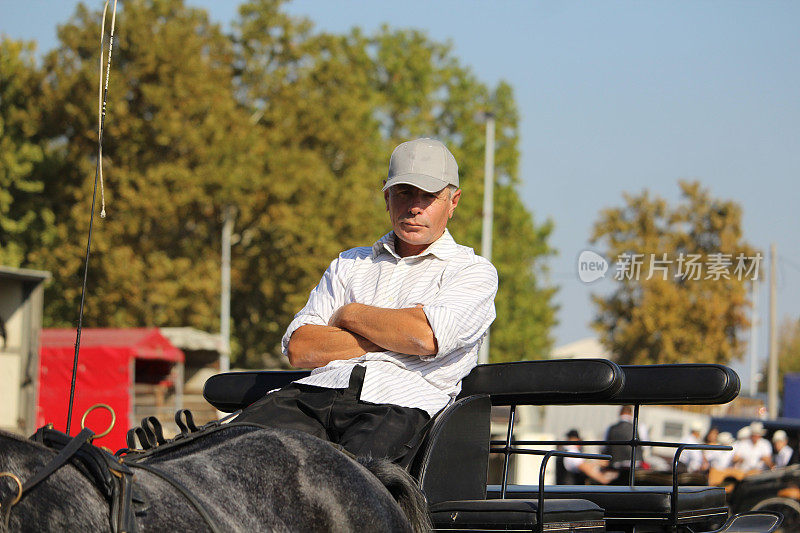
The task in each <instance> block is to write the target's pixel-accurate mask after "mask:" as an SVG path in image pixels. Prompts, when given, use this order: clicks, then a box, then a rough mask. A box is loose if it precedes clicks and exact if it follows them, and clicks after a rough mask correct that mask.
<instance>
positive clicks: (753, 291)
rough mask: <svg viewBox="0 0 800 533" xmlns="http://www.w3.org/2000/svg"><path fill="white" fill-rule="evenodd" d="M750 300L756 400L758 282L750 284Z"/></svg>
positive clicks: (752, 389)
mask: <svg viewBox="0 0 800 533" xmlns="http://www.w3.org/2000/svg"><path fill="white" fill-rule="evenodd" d="M750 299H751V300H752V302H753V309H752V311H751V312H750V387H749V389H750V396H752V397H753V398H755V396H756V394H758V326H759V325H760V322H761V321H760V320H759V318H758V280H757V279H753V280H752V281H751V282H750Z"/></svg>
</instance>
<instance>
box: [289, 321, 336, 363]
mask: <svg viewBox="0 0 800 533" xmlns="http://www.w3.org/2000/svg"><path fill="white" fill-rule="evenodd" d="M308 325H315V326H327V325H328V322H327V321H326V320H323V318H322V317H321V316H319V315H312V314H308V315H305V314H304V315H297V316H295V317H294V320H292V323H291V324H289V327H288V328H286V333H284V334H283V338H282V339H281V351H282V352H283V355H287V352H288V350H289V339H291V338H292V334H293V333H294V332H295V331H297V330H298V329H299V328H300V327H302V326H308Z"/></svg>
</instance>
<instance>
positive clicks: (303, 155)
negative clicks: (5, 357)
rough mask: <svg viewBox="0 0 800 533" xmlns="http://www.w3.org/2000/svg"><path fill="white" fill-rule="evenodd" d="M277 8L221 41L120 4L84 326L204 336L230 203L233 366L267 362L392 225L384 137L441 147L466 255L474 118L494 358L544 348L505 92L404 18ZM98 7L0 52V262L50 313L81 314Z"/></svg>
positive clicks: (257, 14) (537, 246)
mask: <svg viewBox="0 0 800 533" xmlns="http://www.w3.org/2000/svg"><path fill="white" fill-rule="evenodd" d="M281 4H282V2H280V1H277V0H252V1H250V2H248V3H245V4H243V5H242V6H241V7H240V12H239V18H238V19H237V21H235V24H234V26H233V31H232V33H231V34H226V33H225V32H223V31H222V29H221V28H220V27H219V26H218V25H217V24H214V23H212V22H210V21H209V18H208V14H207V13H206V12H205V11H204V10H202V9H198V8H193V7H190V6H187V5H185V4H184V3H183V2H182V1H179V0H130V1H126V2H125V3H124V6H123V9H122V10H121V12H120V14H118V17H117V32H116V35H117V40H116V42H115V46H114V58H113V63H112V69H111V76H110V84H109V90H108V113H107V119H106V130H105V134H104V143H103V144H104V146H103V155H104V168H105V172H104V174H105V177H106V182H105V197H106V202H107V212H108V216H107V218H105V219H103V220H98V219H96V220H95V223H96V225H95V234H94V240H93V251H92V258H91V261H90V265H89V290H88V293H87V299H86V315H85V316H86V318H85V320H84V324H86V325H90V326H92V327H132V326H187V325H188V326H194V327H197V328H200V329H204V330H208V331H215V330H217V329H218V327H219V290H220V283H219V281H220V273H219V271H220V259H219V256H220V237H219V236H220V233H221V227H222V213H223V212H224V211H225V210H226V208H227V207H228V206H233V207H235V210H236V218H235V224H234V228H235V230H234V231H235V235H234V239H233V250H232V304H231V314H232V324H233V337H234V338H233V349H234V362H235V363H237V364H241V365H248V366H258V365H270V364H276V363H277V362H279V361H281V359H280V358H278V357H277V356H278V355H279V353H280V348H279V341H280V337H281V335H282V334H283V331H284V329H285V328H286V326H287V325H288V323H289V322H290V321H291V318H292V316H293V315H294V313H295V312H297V311H298V310H299V309H300V307H301V306H302V305H303V304H304V302H305V300H306V298H307V296H308V293H309V291H310V290H311V288H313V286H314V285H315V284H316V283H317V281H318V280H319V278H320V276H321V274H322V272H323V271H324V269H325V267H326V266H327V265H328V263H329V262H330V260H331V259H332V258H333V257H335V256H336V254H338V253H339V252H340V251H341V250H343V249H346V248H349V247H352V246H357V245H367V244H371V243H372V242H374V241H375V240H376V239H377V238H379V237H380V235H382V234H383V233H385V232H386V231H388V230H389V229H391V228H390V225H389V221H388V217H387V216H386V214H385V212H384V210H385V207H384V203H383V196H382V194H381V192H380V187H381V182H382V180H383V179H384V176H385V174H386V168H387V167H388V158H389V154H390V153H391V150H392V148H393V147H394V146H395V145H396V144H398V143H399V142H402V141H404V140H407V139H408V138H412V137H417V136H423V135H424V136H434V137H437V138H439V139H441V140H442V141H443V142H445V143H446V144H447V145H448V146H449V147H450V149H451V150H452V152H453V154H454V155H455V157H456V160H457V161H458V163H459V170H460V176H461V182H462V188H463V190H464V193H463V196H462V201H461V204H460V206H459V208H458V210H457V212H456V217H455V219H454V220H453V221H452V223H451V226H450V227H451V232H452V233H453V235H454V237H455V238H456V240H457V241H458V242H461V243H463V244H465V245H467V246H472V247H474V248H476V251H478V252H480V249H479V243H480V228H481V209H482V205H481V198H482V193H483V151H484V142H485V141H484V137H485V131H484V125H483V123H482V121H481V120H480V118H479V117H478V115H479V114H480V112H484V111H491V112H493V113H494V114H495V117H496V122H497V132H498V135H497V145H496V146H497V151H496V156H495V161H496V173H495V175H496V184H495V187H496V188H495V202H496V204H495V217H496V218H495V235H494V243H495V244H494V247H493V248H494V253H495V257H494V258H493V259H494V260H493V262H494V264H495V265H496V267H497V269H498V272H499V274H500V292H499V294H498V297H497V300H496V302H497V308H498V318H497V320H496V322H495V325H494V326H493V335H492V346H491V357H492V359H493V360H495V361H502V360H517V359H524V358H539V357H543V356H544V355H545V354H546V353H547V350H548V349H549V347H550V345H551V342H552V341H551V338H550V336H549V331H550V328H551V327H552V325H553V324H554V322H555V316H554V313H555V311H554V306H553V304H552V302H551V298H552V295H553V292H554V289H553V288H552V287H549V286H547V285H546V284H545V283H544V281H543V278H542V274H543V273H544V272H545V269H546V266H545V265H546V264H545V261H546V259H547V258H548V257H549V256H550V255H551V254H553V253H554V252H553V250H552V249H551V248H550V246H549V244H548V239H549V235H550V232H551V229H552V224H551V223H550V222H549V221H546V222H540V223H536V222H535V221H534V219H533V216H532V215H531V213H530V212H529V211H528V210H527V209H526V208H525V206H524V205H523V204H522V202H521V200H520V198H519V194H518V191H517V188H518V185H519V171H518V161H519V150H518V120H519V117H518V112H517V109H516V104H515V102H514V96H513V91H512V89H511V87H510V86H508V85H507V84H506V83H502V82H501V83H499V84H498V85H497V87H494V88H489V87H487V86H486V85H485V84H484V83H482V82H481V81H479V80H478V79H477V78H476V77H475V75H474V74H473V73H472V72H471V70H470V69H469V68H468V67H466V66H464V65H462V64H461V63H460V61H459V60H458V59H457V58H456V57H455V56H454V55H453V54H452V52H451V50H450V47H449V45H447V44H442V43H437V42H434V41H432V40H430V39H429V38H428V37H427V36H426V35H425V34H424V33H422V32H420V31H416V30H398V29H392V28H389V27H383V28H381V29H380V30H379V31H377V32H376V33H375V34H374V35H365V34H364V33H363V32H362V31H361V30H359V29H353V30H352V31H350V32H348V33H347V34H343V35H339V34H331V33H325V32H317V31H315V30H314V28H313V25H312V24H311V23H310V22H309V21H308V20H305V19H302V18H297V17H292V16H290V15H288V14H287V13H285V12H284V11H283V10H282V6H281ZM100 16H101V14H100V12H98V11H91V10H89V9H87V8H86V7H84V6H83V5H81V6H79V7H78V8H77V10H76V12H75V14H74V16H73V17H72V18H71V19H70V20H69V21H68V22H67V23H65V24H64V25H62V26H60V27H59V40H60V46H59V47H58V48H57V49H55V50H52V51H50V52H48V53H47V54H46V55H45V57H44V60H43V64H42V65H41V67H37V66H36V65H35V64H34V62H33V60H32V57H31V55H30V51H29V45H24V44H22V43H17V42H14V41H8V40H5V41H3V43H2V47H1V48H0V51H2V56H0V59H2V62H3V63H2V64H3V69H4V72H6V66H7V65H8V68H9V70H8V72H13V73H16V75H15V76H11V77H10V78H14V80H13V82H12V80H9V81H6V80H7V77H6V76H4V77H3V85H2V86H1V87H0V91H2V94H1V96H2V98H0V120H2V122H0V127H2V128H3V131H4V134H3V138H2V142H3V146H2V148H3V150H2V153H3V154H4V158H3V160H2V161H0V171H1V172H0V180H2V184H3V191H4V192H3V193H0V244H2V246H3V252H2V254H3V255H0V261H2V262H4V263H6V264H12V265H13V266H27V267H32V268H41V269H47V270H50V271H52V272H53V274H54V281H53V283H52V284H51V286H50V287H49V288H48V291H47V293H46V302H45V306H46V309H45V315H46V317H45V320H46V324H47V325H49V326H69V325H71V324H74V321H75V319H76V318H77V309H78V306H77V301H78V298H79V296H80V282H79V279H80V275H81V273H82V259H83V250H84V247H85V245H86V235H87V231H88V219H89V208H90V206H91V194H92V181H93V179H94V165H95V160H94V154H95V153H96V148H95V144H94V143H95V142H96V141H95V139H96V133H95V130H96V121H97V118H96V117H97V115H96V113H97V111H96V106H97V102H96V97H97V89H96V83H97V79H96V77H97V63H98V60H99V59H98V54H99V53H100V50H99V46H98V44H99V43H98V42H97V28H98V27H99V23H100ZM6 145H8V148H7V146H6ZM5 154H10V155H9V156H7V157H6V156H5ZM5 191H11V194H6V193H5Z"/></svg>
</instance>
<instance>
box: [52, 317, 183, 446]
mask: <svg viewBox="0 0 800 533" xmlns="http://www.w3.org/2000/svg"><path fill="white" fill-rule="evenodd" d="M74 355H75V330H74V329H44V330H42V336H41V348H40V367H39V394H38V399H39V400H38V404H37V409H36V419H37V425H38V426H42V425H44V424H47V423H52V424H53V425H54V426H55V428H56V429H58V430H61V431H64V430H65V429H66V425H67V408H68V403H69V388H70V381H71V379H72V361H73V357H74ZM183 361H184V355H183V352H182V351H180V350H179V349H178V348H176V347H175V346H173V345H172V344H171V343H170V342H169V341H168V340H167V339H166V338H165V337H164V336H163V335H161V333H160V332H159V330H158V329H157V328H149V329H147V328H132V329H83V330H81V346H80V355H79V357H78V372H77V379H76V383H75V401H74V405H73V409H72V424H71V428H70V433H71V434H73V435H74V434H75V433H77V432H78V431H80V427H81V417H82V416H83V413H84V412H86V410H87V409H89V408H90V407H91V406H93V405H95V404H98V403H104V404H107V405H109V406H111V408H112V409H114V411H115V413H116V417H117V420H116V424H115V425H114V428H113V429H112V430H111V432H110V433H109V434H108V435H107V436H105V437H101V438H97V439H95V443H96V444H98V445H100V446H107V447H108V448H111V449H112V450H117V449H119V448H122V447H124V446H125V434H126V432H127V430H128V429H129V428H131V427H132V426H133V425H135V424H138V422H139V420H138V419H137V417H138V416H142V412H143V411H146V409H142V406H141V405H138V404H141V403H142V402H143V401H146V403H148V404H149V407H151V408H152V407H154V406H155V407H159V403H161V404H162V405H161V406H163V407H168V410H169V411H172V410H173V409H174V408H180V403H181V395H182V383H183ZM169 392H172V393H173V394H174V400H175V401H174V403H175V405H171V406H164V405H163V404H164V403H165V398H166V396H167V394H168V393H169ZM137 395H138V396H139V398H137ZM151 411H152V409H151ZM144 414H156V413H154V412H145V413H144ZM110 422H111V414H110V413H108V412H107V411H105V410H101V409H98V410H95V411H93V412H92V413H91V414H89V415H88V417H87V419H86V426H87V427H89V428H91V429H92V430H93V431H94V432H95V433H98V434H99V433H101V432H102V431H104V430H105V429H106V428H107V427H108V425H109V423H110Z"/></svg>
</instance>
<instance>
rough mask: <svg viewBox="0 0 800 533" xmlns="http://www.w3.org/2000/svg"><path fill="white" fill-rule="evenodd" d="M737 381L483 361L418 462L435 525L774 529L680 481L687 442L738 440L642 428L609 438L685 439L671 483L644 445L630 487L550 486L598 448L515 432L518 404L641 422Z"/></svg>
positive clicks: (248, 379) (254, 393) (720, 394)
mask: <svg viewBox="0 0 800 533" xmlns="http://www.w3.org/2000/svg"><path fill="white" fill-rule="evenodd" d="M306 375H308V372H307V371H258V372H230V373H225V374H219V375H217V376H214V377H212V378H210V379H209V380H208V381H207V382H206V385H205V388H204V396H205V398H206V399H207V400H208V401H209V402H210V403H211V404H212V405H214V406H215V407H216V408H217V409H219V410H220V411H223V412H229V413H232V412H235V411H237V410H239V409H242V408H243V407H245V406H247V405H249V404H251V403H252V402H254V401H256V400H257V399H259V398H260V397H262V396H263V395H264V394H265V393H266V392H267V391H269V390H272V389H275V388H279V387H281V386H283V385H285V384H287V383H289V382H291V381H294V380H296V379H300V378H301V377H304V376H306ZM739 389H740V381H739V378H738V376H737V375H736V373H735V372H734V371H733V370H731V369H730V368H728V367H725V366H722V365H712V364H676V365H622V366H621V365H617V364H615V363H613V362H611V361H608V360H605V359H564V360H543V361H521V362H513V363H497V364H487V365H478V366H477V367H475V368H474V369H473V370H472V372H471V373H470V374H469V375H468V376H467V377H466V378H465V379H464V380H463V382H462V390H461V393H460V394H459V396H458V398H456V400H455V401H454V402H452V403H451V404H449V405H448V406H447V407H446V408H445V409H443V410H442V411H441V412H440V413H439V414H438V415H437V416H436V417H435V419H434V421H433V424H432V425H431V426H430V429H429V431H428V433H427V435H425V436H424V439H423V440H422V444H421V446H420V448H419V450H418V451H417V453H416V455H415V457H414V460H413V461H412V462H411V464H410V466H409V471H410V473H411V474H412V475H413V476H414V478H415V479H416V480H417V482H418V483H419V486H420V488H421V489H422V490H423V491H424V493H425V495H426V498H427V501H428V506H429V511H430V515H431V518H432V521H433V525H434V530H435V531H448V532H452V531H484V532H485V531H540V532H551V533H561V532H565V533H566V532H576V533H577V532H581V533H595V532H602V531H618V532H624V533H640V532H641V533H644V532H675V533H678V532H685V533H699V532H701V531H702V532H718V533H722V532H734V531H762V532H769V531H775V530H777V529H778V528H779V527H780V523H781V520H782V516H781V515H780V513H775V512H771V511H760V512H745V513H740V514H737V515H735V516H730V512H729V509H728V506H727V505H726V502H725V491H724V489H723V488H721V487H695V486H681V485H680V484H679V483H678V480H679V478H678V458H679V456H680V454H681V452H683V450H686V449H730V447H720V446H716V447H714V446H707V445H693V444H685V443H673V442H656V441H641V440H639V439H638V438H636V437H635V436H634V438H632V439H631V440H628V441H615V442H613V443H611V444H623V445H627V446H631V447H632V449H635V448H636V447H637V446H663V447H670V448H675V449H676V453H675V459H673V464H672V483H671V486H654V485H637V484H636V480H635V478H636V476H635V473H636V464H635V463H634V460H635V459H634V458H635V454H632V458H631V467H630V470H629V473H628V476H629V478H628V485H621V486H620V485H617V486H563V485H560V486H552V485H546V484H545V469H546V467H547V464H548V461H549V459H551V458H552V457H558V456H562V457H563V456H583V457H598V456H597V455H596V454H582V453H580V454H576V453H572V452H565V451H560V450H557V449H552V450H541V449H536V448H533V446H536V447H537V448H540V447H542V446H552V447H553V448H555V447H556V446H558V445H559V444H565V443H566V441H522V440H516V439H514V437H513V435H514V427H515V418H516V416H515V413H516V407H517V406H519V405H555V404H558V405H592V404H612V405H633V406H634V426H637V425H638V419H639V407H640V406H641V405H698V404H702V405H709V404H721V403H727V402H729V401H731V400H732V399H734V398H735V397H736V396H737V395H738V393H739ZM492 406H508V407H509V415H508V423H507V430H506V437H505V439H501V440H492V439H491V428H490V426H491V421H490V418H491V417H490V410H491V407H492ZM635 434H636V433H634V435H635ZM584 444H609V442H608V441H593V442H588V441H584ZM490 453H498V454H501V456H502V458H503V473H502V480H501V483H500V484H499V485H488V484H487V470H488V461H489V455H490ZM517 454H537V455H542V456H543V460H542V465H541V468H540V471H539V484H538V485H513V484H510V483H509V482H508V478H509V476H508V468H509V462H510V459H511V457H512V456H513V455H517Z"/></svg>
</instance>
